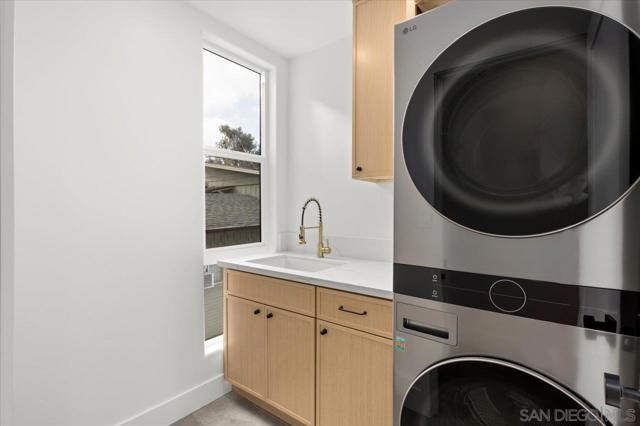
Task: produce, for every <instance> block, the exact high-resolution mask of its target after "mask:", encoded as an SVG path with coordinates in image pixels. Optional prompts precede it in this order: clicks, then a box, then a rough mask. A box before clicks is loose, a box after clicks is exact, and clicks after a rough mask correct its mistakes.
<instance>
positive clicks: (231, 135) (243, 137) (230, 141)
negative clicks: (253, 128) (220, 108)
mask: <svg viewBox="0 0 640 426" xmlns="http://www.w3.org/2000/svg"><path fill="white" fill-rule="evenodd" d="M219 130H220V133H222V139H220V140H219V141H218V148H221V149H230V150H232V151H240V152H247V153H249V154H258V153H259V150H258V145H257V144H256V141H255V139H254V138H253V136H252V135H251V134H249V133H245V132H243V131H242V127H238V128H236V129H234V128H232V127H230V126H228V125H226V124H221V125H220V127H219Z"/></svg>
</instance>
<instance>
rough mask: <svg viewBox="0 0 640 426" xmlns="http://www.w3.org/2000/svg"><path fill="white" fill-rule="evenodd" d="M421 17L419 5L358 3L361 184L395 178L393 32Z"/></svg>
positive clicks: (383, 0)
mask: <svg viewBox="0 0 640 426" xmlns="http://www.w3.org/2000/svg"><path fill="white" fill-rule="evenodd" d="M415 12H416V4H415V0H355V1H354V2H353V156H352V158H353V164H352V174H353V177H354V178H355V179H362V180H371V181H379V180H389V179H393V27H394V25H395V24H397V23H399V22H402V21H404V20H406V19H409V18H411V17H413V16H414V15H415Z"/></svg>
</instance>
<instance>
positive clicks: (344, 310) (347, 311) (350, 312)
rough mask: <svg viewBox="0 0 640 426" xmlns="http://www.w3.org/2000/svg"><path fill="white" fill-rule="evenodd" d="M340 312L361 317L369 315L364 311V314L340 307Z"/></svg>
mask: <svg viewBox="0 0 640 426" xmlns="http://www.w3.org/2000/svg"><path fill="white" fill-rule="evenodd" d="M338 310H339V311H342V312H346V313H348V314H353V315H360V316H362V315H367V311H362V312H356V311H351V310H349V309H347V308H345V307H344V306H340V307H339V308H338Z"/></svg>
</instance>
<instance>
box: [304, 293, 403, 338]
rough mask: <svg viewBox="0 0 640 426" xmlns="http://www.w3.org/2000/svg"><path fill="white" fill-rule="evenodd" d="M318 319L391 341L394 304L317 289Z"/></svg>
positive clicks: (357, 295)
mask: <svg viewBox="0 0 640 426" xmlns="http://www.w3.org/2000/svg"><path fill="white" fill-rule="evenodd" d="M316 300H317V304H318V307H317V312H318V318H319V319H323V320H327V321H331V322H335V323H338V324H340V325H345V326H347V327H352V328H356V329H358V330H361V331H366V332H368V333H373V334H377V335H379V336H382V337H387V338H389V339H391V338H392V337H393V302H391V301H390V300H384V299H378V298H376V297H369V296H363V295H360V294H353V293H347V292H344V291H337V290H330V289H328V288H320V287H318V289H317V296H316Z"/></svg>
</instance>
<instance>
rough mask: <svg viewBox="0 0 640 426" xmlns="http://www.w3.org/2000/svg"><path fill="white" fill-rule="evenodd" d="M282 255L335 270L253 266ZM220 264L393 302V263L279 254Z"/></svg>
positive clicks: (225, 261) (243, 258) (231, 260)
mask: <svg viewBox="0 0 640 426" xmlns="http://www.w3.org/2000/svg"><path fill="white" fill-rule="evenodd" d="M281 255H286V256H290V257H295V258H299V259H303V260H304V259H308V260H315V261H320V262H323V261H325V260H326V261H328V262H327V264H329V263H334V264H335V266H332V267H330V268H328V269H323V270H321V271H314V272H310V271H302V270H297V269H290V268H286V267H279V266H272V265H265V264H259V263H253V262H251V261H252V260H256V259H265V258H269V257H274V256H281ZM217 264H218V266H221V267H223V268H229V269H235V270H238V271H244V272H250V273H254V274H259V275H267V276H270V277H275V278H281V279H284V280H290V281H297V282H301V283H306V284H313V285H316V286H319V287H326V288H332V289H336V290H343V291H349V292H352V293H358V294H364V295H367V296H374V297H380V298H384V299H388V300H392V299H393V263H391V262H382V261H374V260H363V259H350V258H340V257H328V258H327V259H318V258H317V257H314V256H310V255H306V254H300V253H295V252H276V253H269V254H264V255H253V256H246V257H241V258H235V259H224V260H219V261H218V262H217Z"/></svg>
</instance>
